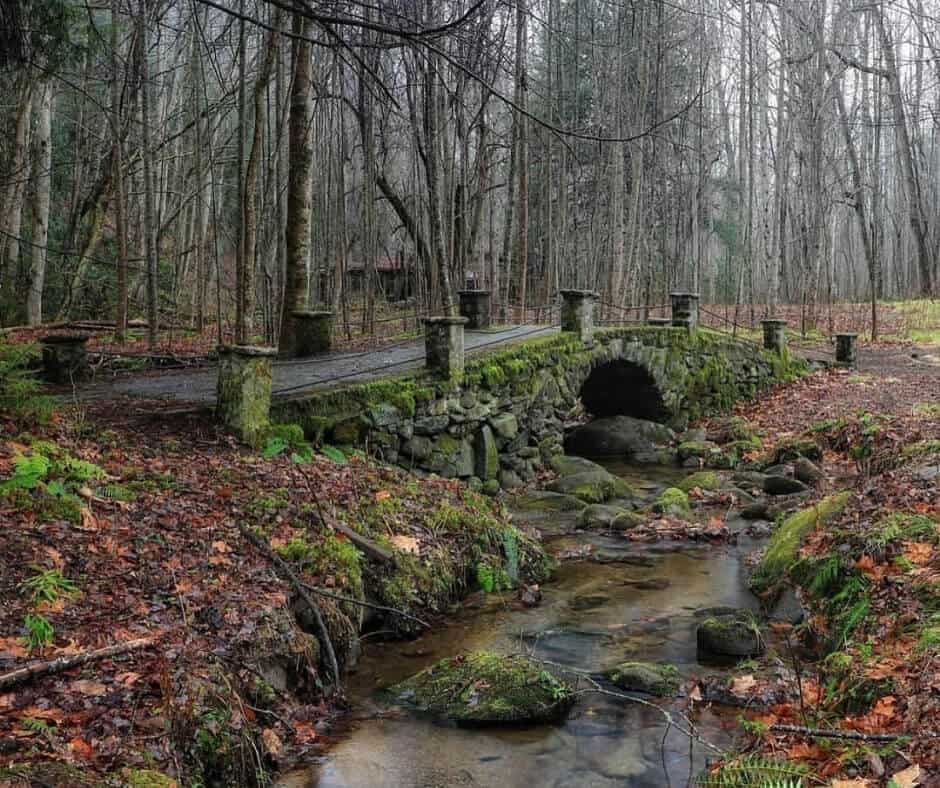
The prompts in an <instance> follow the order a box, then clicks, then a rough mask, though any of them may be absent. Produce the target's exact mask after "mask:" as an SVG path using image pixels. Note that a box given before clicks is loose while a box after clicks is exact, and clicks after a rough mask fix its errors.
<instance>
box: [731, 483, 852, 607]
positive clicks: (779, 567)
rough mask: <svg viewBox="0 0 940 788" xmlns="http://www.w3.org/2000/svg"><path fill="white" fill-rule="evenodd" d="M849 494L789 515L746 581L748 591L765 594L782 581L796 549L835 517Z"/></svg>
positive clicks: (837, 494) (842, 507)
mask: <svg viewBox="0 0 940 788" xmlns="http://www.w3.org/2000/svg"><path fill="white" fill-rule="evenodd" d="M850 496H851V492H849V491H847V490H846V491H843V492H840V493H836V494H835V495H830V496H829V497H828V498H823V499H822V500H821V501H820V502H819V503H817V504H815V505H813V506H809V507H807V508H806V509H801V510H800V511H798V512H795V513H794V514H791V515H790V516H789V517H788V518H787V519H786V520H784V522H783V524H782V525H781V526H780V527H779V528H778V529H777V530H776V532H775V533H774V535H773V536H772V537H771V539H770V543H769V544H768V545H767V549H766V550H765V551H764V555H763V558H761V561H760V563H759V564H758V565H757V569H756V570H755V571H754V574H753V575H752V576H751V579H750V583H749V584H750V587H751V590H752V591H754V592H755V593H757V594H766V593H768V592H769V591H771V590H772V589H774V588H776V587H777V585H778V584H779V583H780V582H781V581H782V580H783V579H784V578H785V577H786V575H787V573H788V572H789V571H790V569H791V568H792V567H793V565H794V564H795V563H796V562H797V559H798V558H799V553H800V547H801V546H802V544H803V540H804V539H805V538H806V537H807V536H808V535H809V533H810V532H811V531H812V530H813V529H814V528H816V527H817V526H820V525H825V524H826V523H828V522H830V521H831V520H833V519H835V518H836V517H838V516H839V515H840V514H841V513H842V510H843V509H845V506H846V504H847V503H848V502H849V498H850Z"/></svg>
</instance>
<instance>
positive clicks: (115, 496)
mask: <svg viewBox="0 0 940 788" xmlns="http://www.w3.org/2000/svg"><path fill="white" fill-rule="evenodd" d="M98 494H99V495H100V496H102V497H103V498H107V499H108V500H111V501H123V502H124V503H130V502H131V501H133V500H135V499H136V498H137V494H136V493H135V492H134V491H133V490H131V489H130V488H129V487H125V486H124V485H121V484H108V485H105V486H104V487H102V488H101V489H99V490H98Z"/></svg>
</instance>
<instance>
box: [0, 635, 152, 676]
mask: <svg viewBox="0 0 940 788" xmlns="http://www.w3.org/2000/svg"><path fill="white" fill-rule="evenodd" d="M153 643H154V639H153V638H138V639H137V640H128V641H126V642H124V643H115V644H114V645H113V646H105V647H104V648H99V649H96V650H95V651H85V652H83V653H81V654H69V655H68V656H66V657H58V658H57V659H50V660H47V661H45V662H34V663H32V664H31V665H27V666H26V667H23V668H18V669H17V670H13V671H10V672H9V673H4V674H3V675H2V676H0V689H6V688H7V687H12V686H13V685H14V684H19V683H21V682H24V681H29V680H30V679H34V678H37V677H38V676H45V675H47V674H49V673H60V672H61V671H63V670H68V669H69V668H75V667H78V666H79V665H86V664H88V663H89V662H96V661H97V660H99V659H106V658H107V657H115V656H117V655H118V654H126V653H127V652H129V651H136V650H138V649H142V648H146V647H147V646H150V645H152V644H153Z"/></svg>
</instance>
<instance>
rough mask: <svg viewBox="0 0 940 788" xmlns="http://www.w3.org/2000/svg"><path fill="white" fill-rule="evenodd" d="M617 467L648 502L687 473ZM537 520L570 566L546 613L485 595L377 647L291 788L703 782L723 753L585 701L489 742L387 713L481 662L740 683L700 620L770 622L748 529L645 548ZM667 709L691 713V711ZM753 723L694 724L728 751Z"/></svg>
mask: <svg viewBox="0 0 940 788" xmlns="http://www.w3.org/2000/svg"><path fill="white" fill-rule="evenodd" d="M604 465H605V467H607V468H608V470H610V471H611V472H612V473H615V474H617V475H618V476H621V477H622V478H625V479H626V480H627V481H629V482H630V483H631V484H633V485H634V486H635V487H637V488H639V489H640V490H641V492H642V494H643V496H644V498H646V499H648V500H652V499H653V498H654V497H655V496H656V495H657V494H658V493H659V492H660V491H661V490H662V489H663V488H665V487H666V486H670V485H673V484H675V483H676V482H677V481H678V480H679V479H681V478H682V477H683V476H684V475H685V474H686V473H687V472H685V471H681V470H678V469H675V468H659V467H649V466H645V467H642V468H634V467H630V466H628V465H624V464H622V463H612V462H605V463H604ZM712 514H714V512H712ZM517 519H522V517H521V516H518V517H517ZM525 519H527V520H530V521H531V520H534V521H536V524H537V526H538V527H539V529H540V530H541V531H542V533H543V536H544V538H545V542H546V545H547V547H548V549H549V550H551V551H552V552H554V553H556V554H558V555H561V556H565V559H564V560H563V561H562V562H561V565H560V567H559V569H558V571H557V572H556V574H555V575H554V577H553V579H552V581H551V582H550V583H547V584H545V586H543V588H542V593H543V599H542V602H541V604H540V605H539V606H537V607H533V608H523V607H521V606H520V605H519V604H518V602H517V601H516V598H515V595H514V594H512V593H509V594H506V595H500V594H490V595H488V596H484V595H482V594H480V595H476V596H474V597H471V598H470V599H469V600H468V601H467V603H466V604H464V606H463V607H462V608H461V610H460V611H459V612H458V613H456V614H455V615H454V616H453V617H452V618H451V620H450V621H449V622H448V623H447V624H446V625H444V626H440V627H437V628H435V629H434V630H432V631H430V632H428V633H427V634H425V635H424V636H422V637H421V638H419V639H417V640H414V641H410V642H405V643H401V642H397V643H373V644H371V645H366V646H365V648H364V651H363V655H362V658H361V660H360V663H359V666H358V669H357V671H356V672H355V674H354V675H352V676H351V677H350V680H349V685H348V693H349V696H350V701H351V703H352V706H353V708H354V709H355V712H354V713H353V714H352V715H351V719H350V720H348V721H347V722H348V727H347V728H346V730H344V731H343V732H342V733H340V734H339V735H338V737H337V741H336V744H335V745H334V746H333V747H332V748H331V749H330V750H329V751H328V752H327V753H326V755H325V756H323V757H322V759H321V760H320V761H319V762H318V763H316V764H314V765H313V766H311V767H308V768H306V769H304V770H303V771H299V772H295V773H293V774H290V775H287V776H286V777H285V778H283V779H282V781H281V783H280V785H281V786H282V787H283V788H314V786H316V787H317V788H354V787H355V788H359V787H360V786H362V787H365V786H389V787H391V786H414V787H417V786H421V787H422V788H431V787H432V786H452V785H453V786H459V785H470V786H499V788H515V787H516V786H519V787H524V788H535V786H614V785H616V786H636V787H637V788H642V787H645V786H650V787H651V788H652V786H665V785H668V784H672V785H685V784H686V782H687V781H688V780H689V778H690V775H692V777H693V779H694V776H695V775H696V774H697V773H698V772H700V771H701V769H702V768H703V767H704V766H705V765H706V760H707V757H708V756H709V751H708V750H707V749H706V748H705V747H704V746H703V745H701V744H699V743H696V742H692V743H690V741H689V739H688V737H686V736H685V735H684V734H683V733H681V732H679V731H677V730H675V729H674V728H673V729H670V730H667V726H666V724H665V722H664V719H663V716H662V715H661V714H660V713H659V712H658V711H657V710H656V709H653V708H650V707H648V706H644V705H640V704H637V703H631V702H629V701H625V700H623V699H619V698H612V697H608V696H602V695H599V694H594V693H589V694H584V695H581V696H580V697H579V699H578V701H577V703H576V705H575V706H574V708H573V709H572V710H571V712H570V714H569V715H568V717H567V719H566V720H565V722H564V723H562V724H560V725H545V726H537V727H529V728H524V729H514V728H501V729H485V730H478V729H464V728H458V727H455V726H448V725H442V724H439V723H436V722H433V721H430V720H428V719H425V718H423V717H421V716H418V715H415V714H413V713H411V712H409V711H407V710H405V709H402V708H400V707H398V706H391V705H389V704H388V702H387V701H384V700H383V699H382V697H381V693H380V692H379V691H380V690H381V689H382V688H384V687H387V686H390V685H392V684H394V683H395V682H398V681H400V680H402V679H404V678H407V677H408V676H411V675H413V674H415V673H417V672H418V671H419V670H421V669H423V668H425V667H427V666H429V665H431V664H433V663H434V662H436V661H437V660H439V659H442V658H444V657H448V656H452V655H455V654H458V653H460V652H464V651H471V650H488V651H496V652H499V653H507V654H508V653H519V652H526V653H530V654H533V655H534V656H536V657H538V658H542V659H545V660H550V661H552V662H554V663H558V664H561V665H565V666H570V667H572V668H576V669H578V670H582V671H585V670H586V671H591V672H592V673H594V672H601V671H603V670H605V669H607V668H611V667H613V666H614V665H616V664H617V663H619V662H623V661H625V660H642V661H646V662H665V663H669V664H672V665H675V666H676V667H677V668H678V670H679V673H680V674H681V676H682V678H683V680H686V679H689V678H692V677H699V676H702V675H704V674H714V673H716V672H717V673H721V672H722V671H725V670H727V668H722V667H721V666H715V665H702V664H700V663H699V662H698V659H697V654H696V638H695V629H696V625H697V623H698V621H699V620H700V616H699V617H697V616H696V610H699V609H702V608H709V607H714V606H724V605H728V606H733V607H748V608H756V606H757V603H756V600H755V598H754V597H753V596H752V595H751V594H750V592H749V591H748V590H747V587H746V584H745V580H746V578H745V572H744V568H743V558H744V556H745V555H746V554H747V553H748V552H750V551H751V550H753V549H754V547H755V544H754V542H753V540H751V539H750V538H749V537H748V536H746V535H745V534H744V533H743V528H744V523H743V522H741V521H736V520H734V519H732V520H731V521H729V527H730V528H731V529H732V531H734V532H738V533H739V536H738V539H737V542H736V543H729V544H718V545H716V544H691V543H688V542H666V543H658V544H640V543H636V542H630V541H628V540H626V539H625V538H623V537H622V536H617V535H605V534H604V533H598V532H588V531H576V528H575V525H576V517H574V516H572V515H566V514H564V513H557V512H552V513H534V514H533V513H527V514H526V515H525ZM572 556H574V557H572ZM366 643H368V641H366ZM638 697H644V696H638ZM650 700H656V699H650ZM656 703H657V704H659V705H660V706H662V708H665V709H670V710H673V711H676V712H680V713H682V712H685V711H686V710H687V706H688V699H687V698H685V697H680V698H677V699H674V700H656ZM739 713H740V710H738V709H722V708H721V707H710V708H706V709H703V710H696V711H695V713H694V722H695V724H696V726H697V728H698V729H699V731H700V732H701V734H702V735H703V736H704V737H705V738H707V739H708V740H709V741H710V742H712V743H713V744H716V745H718V746H728V745H729V744H730V743H731V735H732V733H731V732H732V731H733V729H734V728H735V727H736V725H735V719H736V717H737V715H738V714H739ZM667 774H668V778H667Z"/></svg>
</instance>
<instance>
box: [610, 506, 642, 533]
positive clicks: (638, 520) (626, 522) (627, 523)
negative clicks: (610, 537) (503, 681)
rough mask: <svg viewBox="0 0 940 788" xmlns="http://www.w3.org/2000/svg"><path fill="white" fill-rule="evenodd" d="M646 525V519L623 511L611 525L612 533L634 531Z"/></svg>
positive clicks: (634, 513)
mask: <svg viewBox="0 0 940 788" xmlns="http://www.w3.org/2000/svg"><path fill="white" fill-rule="evenodd" d="M645 523H646V518H645V517H644V516H643V515H641V514H637V513H636V512H628V511H622V512H620V514H618V515H617V516H616V517H615V518H614V519H613V520H612V521H611V523H610V530H611V531H620V532H622V531H632V530H633V529H634V528H638V527H639V526H641V525H644V524H645Z"/></svg>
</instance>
